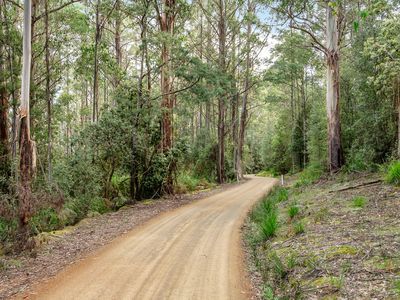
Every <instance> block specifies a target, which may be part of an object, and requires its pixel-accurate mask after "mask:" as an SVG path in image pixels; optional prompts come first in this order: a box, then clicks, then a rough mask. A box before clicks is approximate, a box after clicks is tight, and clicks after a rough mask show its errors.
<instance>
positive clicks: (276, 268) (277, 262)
mask: <svg viewBox="0 0 400 300" xmlns="http://www.w3.org/2000/svg"><path fill="white" fill-rule="evenodd" d="M269 262H270V265H271V267H272V270H273V274H274V277H275V279H277V280H278V281H281V280H282V279H284V278H285V277H286V276H287V275H288V270H287V268H286V266H285V265H284V263H283V262H282V260H281V259H280V258H279V256H278V255H277V254H276V252H275V251H273V252H272V253H271V254H270V256H269Z"/></svg>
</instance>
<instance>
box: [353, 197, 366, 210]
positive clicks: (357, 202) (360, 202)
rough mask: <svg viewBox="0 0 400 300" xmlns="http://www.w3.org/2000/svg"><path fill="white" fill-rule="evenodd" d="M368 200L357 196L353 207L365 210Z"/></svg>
mask: <svg viewBox="0 0 400 300" xmlns="http://www.w3.org/2000/svg"><path fill="white" fill-rule="evenodd" d="M367 202H368V200H367V199H366V198H365V197H363V196H356V197H354V198H353V200H352V204H351V206H353V207H355V208H363V207H364V206H365V205H366V204H367Z"/></svg>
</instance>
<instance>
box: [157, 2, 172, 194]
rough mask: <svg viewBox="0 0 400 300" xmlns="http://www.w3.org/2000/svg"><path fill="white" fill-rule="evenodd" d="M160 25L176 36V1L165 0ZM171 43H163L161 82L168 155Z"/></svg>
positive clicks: (164, 143)
mask: <svg viewBox="0 0 400 300" xmlns="http://www.w3.org/2000/svg"><path fill="white" fill-rule="evenodd" d="M159 23H160V29H161V32H163V33H164V34H165V36H169V37H172V36H173V35H174V25H175V0H163V8H162V13H161V14H159ZM170 43H171V41H165V40H164V41H163V42H162V49H161V61H162V67H161V81H160V90H161V93H162V100H161V110H162V120H161V136H162V140H161V150H162V151H163V152H164V153H168V152H169V151H170V150H171V148H172V135H173V131H172V116H173V108H174V103H175V101H174V100H175V97H174V95H173V94H171V93H172V77H171V62H170ZM171 159H172V160H171V163H170V166H169V168H168V174H167V178H166V182H165V184H164V187H163V188H164V190H165V192H167V193H173V172H174V169H175V163H174V161H173V158H171Z"/></svg>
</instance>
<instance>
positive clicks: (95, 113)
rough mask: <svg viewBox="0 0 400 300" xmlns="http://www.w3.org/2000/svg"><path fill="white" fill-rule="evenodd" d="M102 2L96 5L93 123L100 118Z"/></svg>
mask: <svg viewBox="0 0 400 300" xmlns="http://www.w3.org/2000/svg"><path fill="white" fill-rule="evenodd" d="M99 6H100V0H98V1H97V4H96V31H95V37H94V68H93V110H92V122H96V121H97V119H98V116H99V59H98V52H99V49H98V48H99V43H100V37H101V28H100V8H99Z"/></svg>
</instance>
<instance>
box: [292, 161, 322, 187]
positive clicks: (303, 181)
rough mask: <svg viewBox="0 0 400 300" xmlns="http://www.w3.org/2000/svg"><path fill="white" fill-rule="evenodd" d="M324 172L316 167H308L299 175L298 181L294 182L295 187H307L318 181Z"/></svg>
mask: <svg viewBox="0 0 400 300" xmlns="http://www.w3.org/2000/svg"><path fill="white" fill-rule="evenodd" d="M323 173H324V171H323V170H322V169H321V168H320V167H318V166H309V167H307V168H306V169H304V170H303V171H302V172H301V173H300V174H299V179H298V180H297V181H296V183H295V186H296V187H301V186H307V185H310V184H312V183H314V182H315V181H316V180H318V179H319V178H320V177H321V176H322V174H323Z"/></svg>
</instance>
